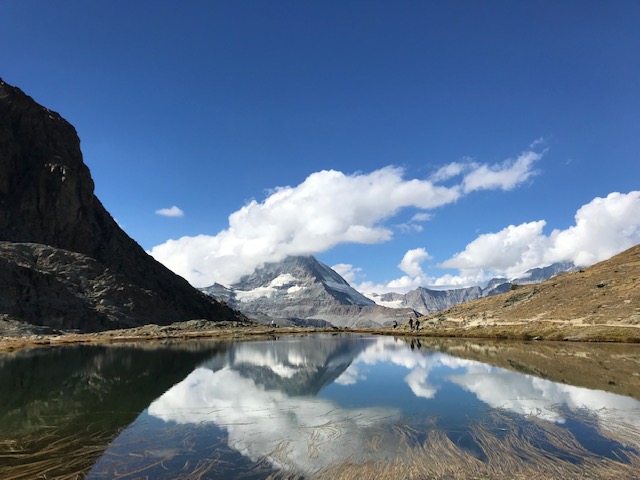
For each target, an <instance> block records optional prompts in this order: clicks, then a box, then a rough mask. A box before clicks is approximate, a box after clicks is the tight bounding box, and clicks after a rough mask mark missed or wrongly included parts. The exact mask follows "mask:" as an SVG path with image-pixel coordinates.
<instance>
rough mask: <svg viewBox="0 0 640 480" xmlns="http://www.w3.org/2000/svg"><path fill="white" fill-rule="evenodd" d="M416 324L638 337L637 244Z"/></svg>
mask: <svg viewBox="0 0 640 480" xmlns="http://www.w3.org/2000/svg"><path fill="white" fill-rule="evenodd" d="M420 322H421V326H422V327H423V332H421V333H427V332H428V333H429V334H434V335H452V336H454V335H455V336H465V337H473V336H479V337H507V338H534V337H537V336H539V337H541V338H544V339H562V340H613V341H640V245H636V246H635V247H632V248H630V249H629V250H626V251H625V252H622V253H620V254H619V255H616V256H615V257H613V258H611V259H609V260H606V261H604V262H600V263H598V264H596V265H593V266H591V267H588V268H584V269H581V270H579V271H575V272H571V273H565V274H561V275H558V276H556V277H553V278H551V279H549V280H547V281H545V282H543V283H541V284H538V285H523V286H516V287H515V288H513V289H512V290H511V291H509V292H507V293H504V294H502V295H496V296H495V297H489V298H483V299H479V300H475V301H472V302H468V303H464V304H460V305H456V306H454V307H452V308H449V309H447V310H443V311H440V312H437V313H434V314H431V315H427V316H424V317H422V318H420ZM405 328H406V326H405Z"/></svg>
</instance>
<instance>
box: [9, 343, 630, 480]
mask: <svg viewBox="0 0 640 480" xmlns="http://www.w3.org/2000/svg"><path fill="white" fill-rule="evenodd" d="M0 478H2V479H4V480H14V479H37V478H43V479H44V478H46V479H51V478H88V479H134V478H135V479H147V478H148V479H180V478H185V479H262V478H328V479H340V478H344V479H362V478H392V479H396V478H416V479H418V478H527V479H534V478H545V479H550V478H616V479H621V478H622V479H624V478H640V345H622V344H580V343H568V342H559V343H553V342H550V343H549V342H508V341H500V342H498V341H482V340H455V339H430V338H417V337H413V338H412V337H391V336H374V335H361V334H335V335H329V334H321V335H320V334H316V335H306V336H280V337H279V336H272V337H264V338H260V339H254V340H250V341H240V340H238V341H230V340H225V341H219V340H217V341H216V340H209V341H188V342H187V341H185V342H172V343H166V344H162V343H144V344H121V345H111V346H88V345H83V346H66V347H56V348H43V349H32V350H20V351H16V352H12V353H2V354H0Z"/></svg>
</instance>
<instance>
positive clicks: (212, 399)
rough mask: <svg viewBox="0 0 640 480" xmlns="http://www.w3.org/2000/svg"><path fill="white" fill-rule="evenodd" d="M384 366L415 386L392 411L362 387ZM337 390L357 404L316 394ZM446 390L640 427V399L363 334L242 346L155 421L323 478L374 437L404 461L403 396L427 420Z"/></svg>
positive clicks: (560, 418) (382, 451) (539, 412)
mask: <svg viewBox="0 0 640 480" xmlns="http://www.w3.org/2000/svg"><path fill="white" fill-rule="evenodd" d="M383 366H386V367H387V368H388V367H389V366H393V367H394V368H397V369H399V371H400V372H405V373H403V374H402V375H403V376H402V378H403V380H404V384H405V385H406V387H407V388H406V390H405V391H398V392H396V397H395V400H394V402H391V403H389V401H388V399H387V400H386V404H385V403H384V402H385V401H378V400H377V399H376V396H375V395H371V394H370V390H367V389H366V388H364V387H365V385H366V384H367V382H368V380H369V378H368V377H369V376H371V377H373V376H375V375H376V372H377V371H378V369H379V368H381V367H383ZM331 384H335V385H336V387H333V388H340V389H349V390H353V391H354V392H355V393H354V394H353V396H354V397H357V398H358V401H357V402H356V404H357V406H354V405H353V404H352V405H350V406H345V405H341V404H340V403H339V401H338V399H333V398H331V397H330V398H324V397H320V396H318V393H319V392H321V391H322V390H323V389H325V388H327V387H328V386H329V385H331ZM447 385H448V386H449V387H455V388H458V389H461V390H462V391H464V392H467V394H468V396H469V395H471V397H473V398H475V402H476V403H478V402H482V403H483V404H485V405H486V406H488V407H491V408H500V409H504V410H508V411H511V412H513V413H516V414H520V415H524V416H526V415H533V416H535V417H538V418H540V419H542V420H547V421H551V422H555V423H557V424H561V423H563V422H564V421H565V415H566V413H562V412H566V410H567V409H568V410H569V411H578V410H580V412H581V413H584V412H585V411H587V412H588V413H589V414H590V415H592V416H593V417H594V418H596V419H600V420H601V422H602V423H603V424H604V423H606V422H605V421H606V418H607V414H608V413H610V412H611V411H619V413H620V415H621V416H622V418H623V420H625V421H627V422H629V423H631V424H632V425H636V426H637V425H640V416H639V415H638V412H639V411H640V402H638V401H636V400H634V399H631V398H628V397H623V396H620V395H616V394H612V393H607V392H602V391H594V390H589V389H586V388H580V387H573V386H570V385H565V384H559V383H554V382H551V381H548V380H544V379H540V378H537V377H533V376H528V375H523V374H519V373H516V372H512V371H508V370H505V369H501V368H497V367H492V366H489V365H486V364H483V363H480V362H476V361H473V360H464V359H459V358H456V357H453V356H450V355H446V354H443V353H440V352H434V351H429V350H422V349H419V348H418V349H412V348H410V347H409V346H407V344H406V343H404V342H399V341H397V340H396V339H393V338H386V337H385V338H375V339H374V338H360V337H355V336H320V337H319V336H315V337H308V338H303V339H301V338H289V339H284V340H280V341H272V342H245V343H239V344H236V345H234V346H233V347H231V348H230V349H229V350H228V351H226V352H225V353H224V354H221V355H218V356H216V357H213V358H211V359H210V360H209V361H207V362H205V363H204V364H202V365H201V366H200V367H199V368H197V369H195V370H194V371H193V372H192V373H191V374H189V375H188V376H187V377H186V378H185V379H184V380H183V381H181V382H180V383H178V384H176V385H174V386H173V387H172V388H170V389H169V390H168V391H167V392H165V393H164V394H163V395H162V396H161V397H160V398H158V399H157V400H156V401H154V402H153V403H152V404H151V405H150V406H149V408H148V414H149V415H151V416H152V417H155V418H158V419H161V420H163V421H165V422H172V423H174V422H175V423H177V424H183V425H186V424H193V425H202V424H206V423H208V422H213V423H215V424H216V425H217V426H218V427H222V428H224V429H225V430H226V432H227V437H228V439H227V441H228V445H229V447H231V448H233V449H235V450H237V451H238V452H241V453H242V454H243V455H245V456H247V457H249V458H250V459H251V460H252V461H254V462H257V461H260V460H263V459H267V461H268V462H270V463H271V464H272V465H273V466H275V467H277V468H286V469H294V470H298V471H304V472H316V471H319V470H321V469H323V468H327V467H329V466H331V465H333V464H335V463H337V462H341V461H345V460H349V461H351V460H358V459H363V458H364V456H365V455H367V454H371V452H372V449H371V443H370V442H371V439H372V438H374V437H376V438H378V444H376V447H375V456H376V458H378V459H380V458H381V457H382V458H395V457H397V456H398V455H399V452H398V451H397V448H398V445H399V444H400V443H401V442H400V438H398V437H399V436H401V433H399V432H397V431H396V430H394V429H393V428H390V427H393V426H394V425H399V424H401V423H402V422H405V421H407V420H406V419H405V418H404V416H403V410H402V409H401V408H400V406H401V404H402V403H403V401H404V399H406V398H407V397H410V396H413V397H414V398H417V399H419V401H421V402H424V405H423V407H422V408H423V410H422V411H423V414H424V416H425V417H427V416H428V415H429V402H430V401H434V399H436V400H437V399H438V398H439V395H444V390H445V387H446V386H447ZM359 389H361V390H359ZM342 391H344V390H342ZM338 398H343V397H340V396H338ZM466 402H471V400H469V399H467V400H466ZM343 403H344V402H343ZM350 403H351V402H350ZM465 406H466V405H460V406H459V407H460V412H458V414H459V415H464V410H465ZM603 428H605V429H606V425H603ZM381 432H384V434H381ZM394 432H395V433H394ZM274 452H277V455H276V454H275V453H274ZM367 452H368V453H367Z"/></svg>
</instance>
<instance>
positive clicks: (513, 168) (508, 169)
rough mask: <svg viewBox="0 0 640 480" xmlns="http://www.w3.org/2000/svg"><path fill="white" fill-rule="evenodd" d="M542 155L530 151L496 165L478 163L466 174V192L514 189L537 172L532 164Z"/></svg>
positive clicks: (464, 183)
mask: <svg viewBox="0 0 640 480" xmlns="http://www.w3.org/2000/svg"><path fill="white" fill-rule="evenodd" d="M542 155H543V153H538V152H534V151H528V152H524V153H522V154H521V155H520V156H519V157H518V158H516V159H515V160H514V159H508V160H505V161H504V162H502V163H499V164H494V165H477V166H475V168H474V169H473V170H472V171H471V172H470V173H468V174H467V175H465V177H464V181H463V190H464V192H465V193H469V192H473V191H476V190H489V189H500V190H513V189H514V188H515V187H516V186H518V185H520V184H521V183H523V182H525V181H527V180H528V179H530V178H531V177H532V176H533V175H535V174H536V171H535V170H533V169H532V166H533V164H534V163H535V162H536V161H538V160H540V158H542Z"/></svg>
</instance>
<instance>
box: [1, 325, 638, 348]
mask: <svg viewBox="0 0 640 480" xmlns="http://www.w3.org/2000/svg"><path fill="white" fill-rule="evenodd" d="M313 333H330V334H335V333H355V334H369V335H392V336H397V337H429V338H460V339H474V338H477V339H489V340H521V341H522V340H525V341H554V342H557V341H565V342H597V343H624V344H632V343H640V329H639V328H636V327H635V326H619V325H589V326H585V325H580V326H576V325H571V324H568V323H562V324H559V323H553V322H535V323H532V324H520V325H506V324H503V325H501V324H496V325H478V326H473V327H455V326H446V327H444V326H443V327H432V326H425V327H422V328H420V330H410V329H409V328H408V327H407V326H406V325H401V326H399V327H397V328H393V327H379V328H345V327H328V328H327V327H322V328H321V327H272V326H269V325H259V324H250V323H245V322H226V321H225V322H211V321H202V320H192V321H188V322H178V323H175V324H171V325H166V326H158V325H153V324H152V325H145V326H142V327H135V328H129V329H117V330H107V331H102V332H94V333H54V334H42V333H40V334H38V333H35V334H34V333H24V334H17V335H11V336H0V353H5V352H15V351H18V350H23V349H31V348H46V347H57V346H64V345H110V344H118V343H141V342H168V341H170V342H176V341H185V340H198V339H218V338H219V339H248V338H256V337H261V336H266V337H269V336H274V335H277V336H280V335H308V334H313Z"/></svg>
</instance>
